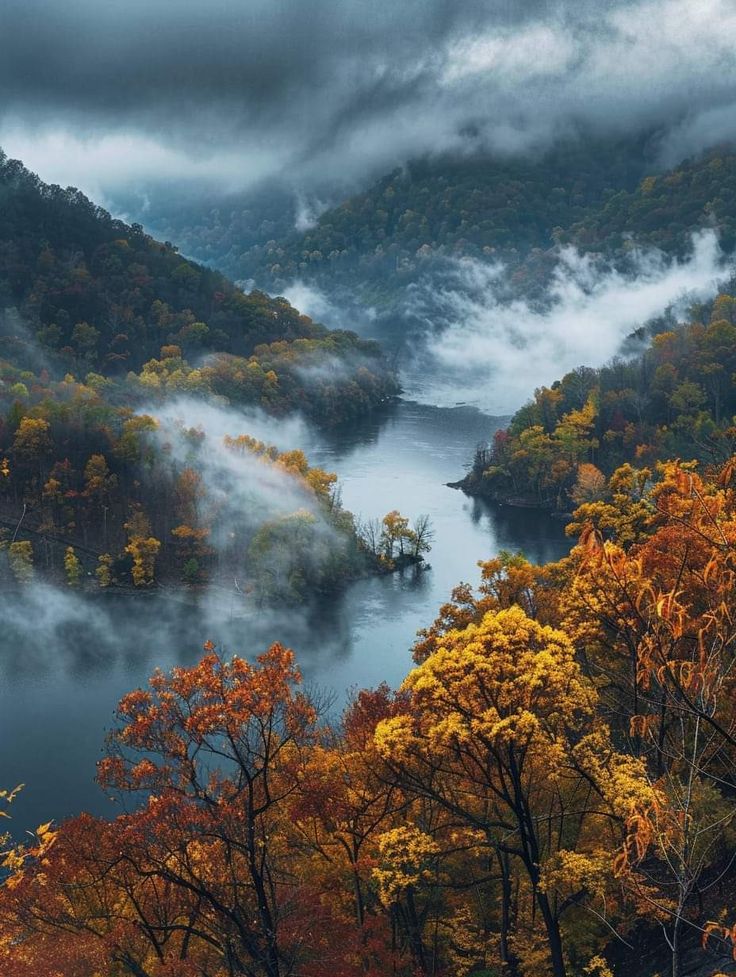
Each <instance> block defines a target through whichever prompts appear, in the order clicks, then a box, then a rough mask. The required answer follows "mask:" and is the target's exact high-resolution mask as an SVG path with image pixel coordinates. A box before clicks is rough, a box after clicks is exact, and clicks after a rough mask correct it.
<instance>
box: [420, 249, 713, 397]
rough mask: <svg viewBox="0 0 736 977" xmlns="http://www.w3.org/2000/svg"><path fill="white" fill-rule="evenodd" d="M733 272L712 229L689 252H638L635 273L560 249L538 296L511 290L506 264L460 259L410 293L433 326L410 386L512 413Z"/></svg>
mask: <svg viewBox="0 0 736 977" xmlns="http://www.w3.org/2000/svg"><path fill="white" fill-rule="evenodd" d="M726 274H727V267H726V262H725V260H724V255H723V253H722V251H721V249H720V247H719V244H718V238H717V236H716V233H715V232H714V231H712V230H705V231H702V232H700V233H698V234H696V235H694V237H693V248H692V254H691V256H690V257H689V258H687V259H685V260H682V261H677V260H667V259H666V258H665V257H664V255H662V254H661V253H660V252H658V251H651V250H650V251H644V250H639V251H634V252H633V253H632V255H631V262H630V270H629V271H628V272H622V271H618V270H615V269H613V268H611V267H610V266H608V267H605V266H602V265H601V264H600V263H598V262H597V261H596V260H595V258H594V257H591V256H587V255H581V254H580V253H579V252H578V251H576V250H575V249H573V248H565V249H562V250H561V251H560V254H559V261H558V264H557V266H556V268H555V270H554V272H553V275H552V280H551V284H550V286H549V288H548V291H547V295H546V298H545V299H544V300H543V301H541V302H540V303H538V304H534V303H532V302H531V301H529V300H524V299H509V298H507V297H506V295H505V293H506V292H507V289H506V287H505V281H504V279H505V276H506V269H505V267H504V266H503V264H500V263H484V262H481V261H478V260H475V259H470V258H467V259H461V260H459V261H457V262H454V263H452V264H451V265H450V266H449V268H448V269H447V270H446V272H445V273H440V274H433V275H431V276H428V277H426V278H425V279H423V280H422V281H420V282H419V283H418V284H417V285H416V286H413V287H412V288H411V289H410V290H409V292H408V294H407V307H408V311H409V313H410V314H411V316H412V317H413V318H415V319H416V320H418V321H419V322H420V323H423V325H424V327H425V328H424V330H423V335H424V337H425V338H424V339H420V341H419V344H418V346H417V348H416V350H415V356H414V362H413V363H412V366H411V368H410V370H409V371H408V375H407V376H406V378H405V388H406V392H407V395H408V396H410V397H412V398H413V399H416V400H419V401H422V402H424V403H431V404H436V405H438V406H453V405H456V404H458V403H463V404H468V405H472V406H475V407H478V408H480V409H481V410H485V411H488V412H489V413H491V414H508V413H511V412H513V411H515V410H516V409H518V408H519V407H520V406H521V405H522V404H523V403H524V402H525V401H526V400H528V398H529V397H530V396H531V394H532V392H533V391H534V389H535V388H536V387H538V386H540V385H542V384H550V383H552V382H553V381H554V380H555V379H558V378H560V377H561V376H563V375H564V374H565V373H566V372H568V371H569V370H571V369H574V368H575V367H577V366H581V365H584V366H592V367H596V366H601V365H603V364H604V363H605V362H607V361H608V360H609V359H611V358H612V357H613V356H615V355H616V354H618V353H619V352H621V350H622V344H623V343H624V341H625V340H626V339H627V337H629V336H630V335H631V334H632V332H634V331H635V330H636V329H637V328H638V327H640V326H642V325H644V324H645V323H646V322H647V321H649V320H651V319H653V318H654V317H656V316H658V315H661V314H662V313H664V312H665V311H667V310H671V311H672V312H673V313H674V314H675V315H676V316H677V315H680V314H682V313H683V312H684V311H685V310H686V309H687V307H688V306H689V305H690V304H691V303H692V302H694V301H703V300H705V299H707V298H709V297H712V296H713V295H714V294H715V292H716V290H717V283H718V281H719V280H722V279H723V278H724V277H725V275H726ZM629 345H630V344H629Z"/></svg>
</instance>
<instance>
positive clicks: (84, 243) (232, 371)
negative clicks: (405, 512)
mask: <svg viewBox="0 0 736 977" xmlns="http://www.w3.org/2000/svg"><path fill="white" fill-rule="evenodd" d="M0 207H1V208H2V215H3V219H2V221H1V222H0V309H1V310H2V318H1V319H0V343H1V345H0V352H2V353H3V355H4V357H5V358H6V359H9V360H10V361H11V362H12V363H13V364H14V365H16V366H24V367H27V368H28V369H31V370H33V369H34V368H38V367H39V366H46V367H48V369H49V370H50V371H52V372H55V373H56V374H61V375H63V374H64V373H66V372H73V373H74V374H76V375H79V376H81V377H82V378H85V377H86V376H87V375H88V374H90V373H92V374H96V373H98V374H101V375H102V376H104V377H109V378H119V377H123V378H124V377H125V376H126V374H128V373H130V372H132V373H135V374H139V375H140V377H141V380H142V382H143V383H144V385H145V386H146V387H147V390H149V391H150V389H151V388H152V387H159V386H161V385H167V384H168V385H170V386H171V387H178V388H179V389H187V390H196V389H197V388H198V387H200V388H205V389H208V390H211V391H212V392H214V393H217V394H221V395H224V396H227V397H228V398H229V399H230V400H232V401H234V402H238V403H245V404H260V405H261V406H263V407H265V408H266V409H268V410H271V411H274V412H278V411H281V412H285V411H287V410H293V409H297V408H298V409H299V410H301V411H303V412H306V413H311V414H312V415H314V416H316V417H318V418H319V419H320V421H322V422H327V423H329V422H333V423H334V422H339V421H340V420H343V419H345V418H346V417H351V416H354V415H355V414H358V413H361V412H364V411H365V410H368V409H370V408H371V407H373V406H375V405H377V404H378V403H381V402H383V401H384V400H386V399H387V398H389V397H391V396H393V395H395V394H396V392H397V390H398V387H397V383H396V379H395V377H394V376H393V375H392V373H391V371H390V370H389V368H388V366H387V364H386V363H385V361H384V360H383V358H382V356H381V353H380V351H379V350H378V348H377V347H376V346H375V345H374V344H371V343H366V342H364V341H362V340H360V339H359V338H358V337H357V336H355V335H354V334H352V333H348V332H329V331H328V330H326V329H325V328H324V327H322V326H319V325H317V324H316V323H314V322H312V320H311V319H309V318H308V317H307V316H303V315H300V314H299V312H297V311H296V309H293V308H292V307H291V306H290V305H289V303H288V302H286V301H285V300H284V299H270V298H268V297H267V296H266V295H264V294H263V293H262V292H252V293H251V294H250V295H246V294H245V293H244V292H242V291H241V290H240V289H239V288H237V287H236V286H234V285H233V284H232V283H231V282H229V281H228V280H227V279H226V278H224V277H223V276H222V275H221V274H220V273H219V272H215V271H212V270H211V269H208V268H205V267H203V266H200V265H196V264H194V263H193V262H191V261H188V260H187V259H185V258H182V257H181V256H180V255H179V254H178V253H177V251H176V248H174V247H173V246H171V245H167V244H161V243H159V242H157V241H154V240H153V239H152V238H150V237H149V236H148V235H146V234H144V233H143V230H142V228H141V227H140V226H138V225H135V224H134V225H132V226H128V225H127V224H124V223H122V222H121V221H117V220H113V219H112V218H111V217H110V215H109V214H108V213H106V212H105V211H104V210H102V209H101V208H100V207H96V206H95V205H94V204H92V203H91V202H90V201H89V200H87V198H86V197H84V196H83V195H82V194H81V193H79V192H78V191H76V190H74V189H73V188H69V189H66V190H63V189H61V188H60V187H55V186H47V185H45V184H43V183H42V182H41V181H40V180H39V179H38V178H37V177H36V176H34V175H33V174H32V173H29V172H28V171H27V170H26V169H25V168H24V167H23V166H22V164H20V163H19V162H17V161H14V160H9V159H7V158H6V157H5V156H4V155H0ZM39 346H40V352H39ZM156 377H158V378H159V379H158V381H157V379H156Z"/></svg>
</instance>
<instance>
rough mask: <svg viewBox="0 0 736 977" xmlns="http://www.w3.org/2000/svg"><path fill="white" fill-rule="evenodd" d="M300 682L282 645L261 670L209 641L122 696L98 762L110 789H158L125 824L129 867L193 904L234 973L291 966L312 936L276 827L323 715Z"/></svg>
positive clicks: (284, 970)
mask: <svg viewBox="0 0 736 977" xmlns="http://www.w3.org/2000/svg"><path fill="white" fill-rule="evenodd" d="M300 682H301V676H300V674H299V671H298V669H297V668H296V666H295V665H294V658H293V654H292V653H291V652H290V651H288V650H287V649H285V648H283V647H282V646H281V645H278V644H276V645H272V646H271V648H269V650H268V651H267V652H265V653H264V654H263V655H260V656H259V658H258V660H257V662H256V664H254V665H251V664H249V663H248V662H246V661H244V660H243V659H242V658H233V659H232V660H231V661H229V662H225V661H223V660H221V659H220V658H218V656H217V655H215V654H214V651H213V649H212V646H211V645H208V646H207V654H206V655H205V657H204V658H203V659H202V660H201V662H200V663H199V664H198V665H196V666H194V667H192V668H175V669H174V670H173V671H172V672H171V674H170V675H168V676H167V675H163V674H162V673H160V672H159V673H156V674H155V675H154V676H153V678H152V680H151V689H150V691H143V690H139V691H137V692H133V693H131V694H130V695H128V696H126V697H125V698H124V699H123V700H122V701H121V703H120V706H119V709H118V718H119V722H120V727H119V728H118V730H117V731H116V732H115V733H114V734H113V736H112V739H111V742H110V749H109V755H108V757H107V758H106V759H105V760H103V761H102V762H101V764H100V767H99V776H100V780H101V782H102V783H103V784H104V785H106V786H108V787H109V788H115V789H118V790H121V791H124V792H133V793H135V792H138V791H141V790H148V791H151V792H152V796H151V797H150V799H149V801H148V805H147V807H146V808H145V809H144V810H142V811H141V812H140V814H139V815H138V816H135V817H133V818H132V819H131V820H130V821H129V824H130V831H129V832H128V834H127V838H126V842H127V844H128V845H129V846H130V851H131V854H130V858H131V860H132V864H133V865H134V866H140V872H141V874H142V876H144V877H145V876H147V875H150V876H151V877H152V878H155V879H158V880H160V883H161V884H162V885H164V886H169V887H171V888H172V889H173V891H174V893H177V894H178V895H179V896H181V897H182V898H183V899H185V901H186V903H187V905H188V906H189V907H190V912H191V913H192V914H193V916H194V918H195V919H197V920H198V923H197V926H196V929H197V930H198V931H200V929H201V927H204V931H206V933H207V942H208V943H209V945H211V946H212V947H213V948H214V949H215V950H216V951H217V953H218V955H219V957H220V960H221V963H222V966H223V967H224V968H225V972H226V973H228V974H243V975H245V974H247V975H251V974H254V975H255V974H258V975H264V977H283V975H286V974H290V973H293V970H294V966H295V963H296V960H297V959H298V957H299V953H300V947H301V945H302V944H303V942H304V933H303V932H302V931H300V925H301V924H300V922H299V918H300V916H299V913H300V904H299V899H298V880H297V879H296V878H295V876H294V874H293V872H292V871H291V869H290V862H291V860H290V855H289V846H288V844H286V843H285V842H284V840H283V838H282V836H281V834H280V831H281V819H282V817H283V816H284V815H285V812H286V806H287V805H288V803H289V800H290V798H291V797H292V795H293V794H294V792H295V791H296V789H297V786H298V774H299V768H300V762H301V751H302V750H303V749H304V748H305V747H306V745H307V744H308V743H309V742H310V741H311V740H312V738H313V736H314V729H315V722H316V718H317V714H316V710H315V706H314V705H313V704H312V702H310V700H309V699H308V698H307V697H306V696H305V695H304V694H303V693H301V692H300V691H299V690H298V686H299V684H300ZM311 910H313V907H308V906H305V907H303V910H302V912H306V913H307V914H309V913H310V911H311ZM200 916H201V920H202V922H200V921H199V920H200ZM301 918H302V920H303V919H304V917H303V916H302V917H301ZM193 925H194V924H193Z"/></svg>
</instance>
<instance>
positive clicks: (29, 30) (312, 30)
mask: <svg viewBox="0 0 736 977" xmlns="http://www.w3.org/2000/svg"><path fill="white" fill-rule="evenodd" d="M0 90H1V91H2V93H3V94H2V104H1V105H0V146H3V148H5V150H6V151H7V152H8V153H9V154H10V155H12V156H18V157H20V158H22V159H24V161H25V162H26V163H27V164H28V165H29V166H30V167H31V168H33V169H35V170H36V171H37V172H39V174H40V175H41V176H42V177H43V178H44V179H46V180H49V181H53V182H59V183H62V184H67V183H73V184H75V185H77V186H80V187H82V189H84V190H86V191H87V192H89V193H92V194H93V195H96V196H98V197H104V194H105V193H106V192H107V191H111V190H113V189H116V188H119V187H121V186H125V185H126V184H135V183H136V182H138V181H141V180H143V179H146V180H147V179H151V178H153V179H156V178H165V179H167V180H171V179H176V178H179V177H195V178H199V177H202V178H208V179H213V180H216V181H218V182H219V183H220V184H221V185H222V186H223V187H224V188H228V189H230V188H236V187H244V186H248V185H250V184H253V183H254V182H257V181H258V180H259V179H261V178H262V177H264V176H270V175H285V176H286V177H287V179H289V180H291V181H293V182H294V183H295V185H297V186H299V185H303V186H309V184H310V181H311V182H313V181H315V180H322V179H324V178H328V179H329V178H333V179H336V180H338V179H340V180H344V179H346V178H348V179H354V180H356V181H362V180H364V179H366V178H367V177H370V176H373V175H376V174H378V173H380V172H383V171H385V170H387V169H390V168H392V167H393V166H395V165H396V164H398V163H401V162H402V161H403V160H405V159H406V158H408V157H411V156H415V155H418V154H422V153H425V152H435V151H445V150H457V151H467V150H469V149H473V148H477V147H479V146H482V147H487V148H491V149H496V150H502V151H509V150H512V151H517V150H532V151H533V150H536V149H537V148H538V147H540V146H542V145H545V144H546V143H548V142H549V141H550V140H551V139H552V138H554V137H555V136H557V135H559V134H560V133H564V132H566V131H568V130H569V129H571V128H576V127H579V126H581V125H586V126H595V127H597V128H599V129H603V130H614V131H619V130H623V129H630V128H631V127H632V126H636V127H643V126H651V125H656V126H658V127H661V130H662V147H663V152H664V153H665V154H666V155H667V156H668V157H669V158H670V160H672V161H674V159H676V158H678V157H682V156H683V155H687V154H688V153H690V152H692V151H693V150H697V149H699V148H702V147H705V146H707V145H709V144H712V143H714V142H719V141H722V140H724V139H727V138H732V137H733V136H734V135H736V4H734V3H733V0H637V2H619V0H609V2H606V0H594V2H587V0H570V2H559V3H542V2H534V0H505V2H500V0H497V2H493V0H486V2H480V0H391V2H386V0H199V2H197V3H193V2H191V0H3V2H2V4H1V7H0Z"/></svg>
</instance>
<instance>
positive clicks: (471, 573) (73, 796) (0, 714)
mask: <svg viewBox="0 0 736 977" xmlns="http://www.w3.org/2000/svg"><path fill="white" fill-rule="evenodd" d="M497 426H498V421H495V420H494V419H492V418H489V417H487V416H485V415H483V414H481V413H480V412H478V411H476V410H474V409H471V408H462V407H458V408H437V407H430V406H426V405H420V404H415V403H411V402H400V403H399V404H398V405H397V406H396V407H395V408H394V409H392V410H390V411H388V412H387V413H386V414H385V415H384V416H381V417H373V418H371V419H369V420H367V421H363V422H361V423H360V424H358V425H355V426H354V427H352V428H351V429H349V430H344V431H340V432H338V433H333V434H331V435H329V436H317V435H311V436H310V438H309V440H308V442H307V443H306V444H305V447H306V448H307V449H308V451H309V456H310V461H311V462H312V463H314V464H318V465H320V466H322V467H324V468H327V469H329V470H331V471H335V472H337V473H338V475H339V477H340V483H341V485H342V497H343V503H344V505H345V506H346V508H348V509H350V510H351V511H353V512H354V513H355V514H356V515H358V516H360V517H362V518H364V519H368V518H375V517H381V516H383V515H384V514H385V513H386V512H387V511H389V510H391V509H399V510H401V511H402V512H403V513H404V514H405V515H408V516H410V517H412V518H414V517H416V516H417V515H419V514H423V513H426V514H428V515H429V516H430V518H431V520H432V524H433V526H434V531H435V539H434V542H433V547H432V552H431V553H430V554H429V557H428V562H429V564H430V568H429V569H427V570H425V571H422V572H416V571H415V570H414V569H410V570H407V571H405V572H403V573H401V574H393V575H387V576H382V577H372V578H370V579H366V580H360V581H358V582H357V583H355V584H353V585H352V586H351V587H350V588H349V589H348V591H347V592H346V593H345V594H344V595H342V596H340V597H336V598H334V599H331V600H326V601H323V602H321V604H320V605H319V606H316V607H314V608H311V609H309V610H308V611H299V612H280V613H274V612H265V611H258V612H250V613H248V614H244V613H243V609H242V605H241V602H240V601H239V599H238V598H237V596H234V595H232V594H229V593H226V592H224V591H223V592H221V593H220V592H217V593H215V594H213V595H211V596H210V597H209V599H208V600H206V601H201V602H200V603H199V605H193V604H192V603H191V602H188V601H186V600H182V599H176V598H175V597H171V596H161V595H154V596H146V597H140V598H129V597H122V596H117V597H116V596H113V595H102V594H101V595H99V596H97V597H94V598H89V597H80V596H78V595H75V594H73V593H70V592H67V591H60V590H56V589H54V588H50V587H44V586H37V587H34V588H33V590H32V591H31V592H30V593H29V594H27V595H25V596H23V597H22V598H21V597H19V595H18V594H17V593H16V594H13V595H9V594H6V595H4V596H2V595H0V612H1V613H2V617H3V629H2V635H1V636H0V676H1V679H2V682H1V684H0V744H2V749H1V751H0V786H14V785H15V784H16V783H19V782H24V783H25V784H26V785H27V786H26V787H25V789H24V790H23V791H22V793H21V794H20V796H19V797H18V800H17V801H16V803H15V804H14V810H13V827H14V829H15V830H16V831H18V830H21V829H25V828H32V827H35V825H37V824H39V823H40V822H42V821H47V820H49V819H51V818H55V819H60V818H62V817H65V816H67V815H71V814H74V813H77V812H79V811H80V810H88V811H91V812H93V813H96V814H113V813H114V811H115V809H114V808H113V807H112V806H111V805H110V802H109V801H107V799H106V798H105V797H104V796H103V794H102V792H101V791H100V790H99V788H98V787H97V786H96V785H95V784H94V780H93V778H94V771H95V761H96V760H97V759H98V758H99V756H100V754H101V750H102V746H103V741H104V736H105V731H106V730H107V729H109V728H110V726H111V725H112V721H113V710H114V707H115V704H116V702H117V701H118V699H119V698H120V696H121V695H123V694H124V693H125V692H127V691H129V690H130V689H132V688H135V687H137V686H139V685H141V684H144V683H145V682H146V680H147V677H148V675H149V674H150V672H151V671H152V670H153V668H154V667H156V666H160V667H161V668H164V669H165V668H169V667H170V666H171V665H173V664H176V663H182V664H189V663H193V662H195V661H196V660H197V658H198V657H199V655H200V653H201V648H202V644H203V642H204V641H205V640H207V639H210V640H212V641H214V642H215V643H216V644H217V645H218V646H220V648H222V649H224V650H225V651H227V652H230V653H235V652H237V653H239V654H242V655H244V656H249V657H250V656H253V655H255V654H257V653H258V652H259V651H261V650H263V649H264V648H265V647H267V645H268V644H269V643H270V642H271V641H275V640H279V641H282V642H284V643H286V644H288V645H289V646H291V647H293V648H294V650H295V651H296V652H297V655H298V658H299V662H300V664H301V667H302V670H303V672H304V674H305V678H306V680H307V681H308V682H309V683H312V684H314V685H316V686H319V687H320V688H323V689H327V690H329V692H330V693H331V694H332V696H333V698H334V700H335V709H338V708H339V706H340V704H341V703H342V702H343V701H344V700H345V696H346V694H347V692H348V690H349V689H350V688H354V687H359V688H360V687H366V686H374V685H377V684H378V683H379V682H382V681H387V682H389V683H391V684H393V685H395V684H398V683H400V682H401V680H402V678H403V677H404V675H405V674H406V672H407V671H408V669H409V668H410V667H411V664H412V663H411V654H410V649H411V645H412V643H413V641H414V637H415V635H416V632H417V630H418V629H419V628H421V627H425V626H426V625H428V624H430V623H431V622H432V620H433V619H434V617H435V616H436V614H437V611H438V609H439V607H440V605H441V604H442V603H443V602H444V601H446V600H447V598H448V596H449V594H450V591H451V590H452V588H453V587H454V586H455V585H456V584H457V583H459V582H460V581H463V580H465V581H469V582H471V583H477V581H478V579H479V571H478V568H477V562H478V561H479V560H483V559H488V558H490V557H491V556H493V555H494V554H496V553H498V551H499V550H502V549H505V550H513V551H516V550H522V551H523V552H524V553H525V554H526V555H527V556H528V557H529V558H530V559H532V560H534V561H537V562H546V561H548V560H552V559H555V558H558V557H559V556H561V555H562V554H563V553H564V552H566V550H567V548H568V544H567V542H566V540H565V537H564V534H563V530H562V526H561V525H560V523H559V522H558V521H556V520H552V519H550V518H548V517H547V516H545V515H544V514H543V513H541V512H537V511H533V510H523V509H512V508H504V507H497V506H493V507H492V506H488V505H486V504H485V503H483V502H480V501H478V500H472V499H469V498H467V497H466V496H465V495H463V494H462V492H459V491H458V490H456V489H451V488H448V487H447V485H446V483H447V482H448V481H454V480H456V479H457V478H459V477H460V476H462V474H463V471H464V467H465V466H466V465H467V463H468V461H469V459H470V458H472V455H473V451H474V448H475V445H476V444H477V443H478V442H479V441H482V440H486V439H488V438H489V437H490V436H491V435H492V433H493V431H494V430H495V429H496V427H497Z"/></svg>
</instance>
